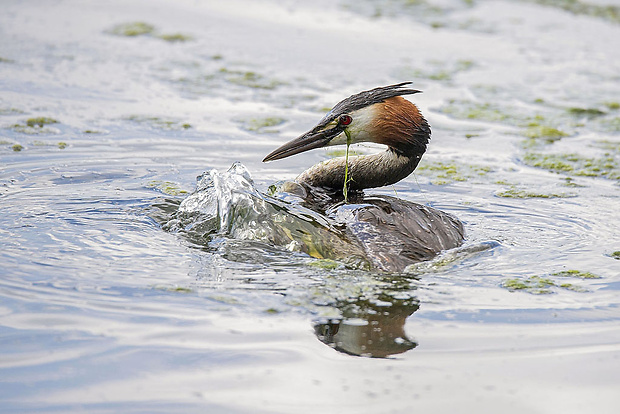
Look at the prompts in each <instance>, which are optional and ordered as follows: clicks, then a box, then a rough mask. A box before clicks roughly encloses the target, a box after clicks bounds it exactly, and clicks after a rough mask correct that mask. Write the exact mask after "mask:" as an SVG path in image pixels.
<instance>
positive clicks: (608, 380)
mask: <svg viewBox="0 0 620 414" xmlns="http://www.w3.org/2000/svg"><path fill="white" fill-rule="evenodd" d="M619 7H620V5H619V4H618V3H617V2H612V1H604V0H588V1H587V2H586V1H560V0H558V1H551V0H550V1H476V0H474V1H457V0H444V1H430V0H429V1H415V2H414V1H397V0H393V1H359V2H356V1H345V0H343V1H339V2H331V1H314V2H295V1H275V0H274V1H267V0H266V1H250V0H245V1H243V0H239V1H237V0H234V1H226V2H223V1H222V2H216V1H189V0H186V1H171V0H159V1H131V2H127V1H107V2H98V1H51V0H50V1H11V0H3V1H2V13H1V14H0V142H1V143H2V145H0V211H1V212H2V214H1V215H0V243H1V244H0V245H1V250H0V259H1V260H0V412H20V413H21V412H37V413H39V412H89V413H91V412H149V413H153V412H200V413H203V412H209V413H314V412H334V413H336V412H337V413H372V412H376V413H406V412H413V411H418V412H420V411H423V412H432V413H453V412H479V413H496V412H501V413H558V412H562V413H583V412H592V413H612V412H613V413H615V412H618V409H619V407H620V309H619V304H620V292H619V290H620V260H618V257H617V256H618V255H620V253H616V254H615V255H614V252H618V251H620V223H619V221H620V220H619V219H620V187H619V185H618V183H619V179H620V167H619V163H620V135H619V131H620V103H619V102H620V43H619V40H618V39H620V17H619V15H620V11H619ZM137 23H141V24H137ZM124 24H131V25H129V26H127V25H126V26H122V25H124ZM119 25H121V26H119ZM140 33H142V34H140ZM132 34H133V35H136V36H129V35H132ZM405 80H411V81H413V82H414V85H413V86H414V87H415V88H418V89H422V90H423V91H424V93H423V94H419V95H415V96H412V97H410V99H411V100H412V101H413V102H415V103H416V104H417V105H419V107H420V109H421V110H422V112H423V113H424V114H425V116H426V118H427V119H428V120H429V123H430V124H431V126H432V128H433V139H432V141H431V145H430V148H429V151H428V153H427V154H426V156H425V157H424V162H423V165H421V166H420V168H419V169H418V171H417V172H416V174H415V176H411V177H409V178H408V179H406V180H404V181H402V182H401V183H398V184H397V185H395V186H394V187H392V188H386V189H382V190H377V191H374V192H375V193H378V194H387V195H394V194H395V193H396V195H397V196H398V197H400V198H403V199H407V200H410V201H414V202H419V203H423V204H430V205H432V206H434V207H436V208H440V209H442V210H444V211H448V212H451V213H453V214H455V215H457V216H458V217H459V218H460V219H461V220H463V221H464V223H465V227H466V230H467V234H468V240H467V243H466V245H467V246H470V247H472V246H473V247H475V246H480V243H487V244H486V246H491V248H490V249H487V250H483V251H479V252H477V253H471V254H453V255H450V254H448V255H447V256H444V257H442V258H440V259H439V260H436V261H434V262H431V263H427V264H424V265H421V266H419V267H417V268H416V269H413V270H412V271H411V272H410V273H408V274H406V275H382V274H377V273H373V272H367V271H363V270H355V269H348V268H346V267H344V266H338V265H337V264H334V263H331V262H326V261H321V260H316V259H313V258H311V257H308V256H306V255H304V254H301V253H296V252H294V251H293V252H290V251H288V250H286V249H284V248H276V247H270V246H267V245H265V244H261V243H260V242H252V241H240V240H234V239H231V238H230V237H228V236H227V235H226V234H219V235H217V234H216V235H212V236H211V237H210V238H203V239H201V238H200V237H199V235H198V237H197V235H196V234H195V233H191V229H190V230H188V231H179V229H178V228H177V229H176V230H175V228H171V227H169V226H168V227H166V225H165V224H166V223H168V220H170V219H171V218H172V217H173V216H174V211H175V210H176V208H177V205H178V204H179V203H180V202H181V200H183V199H184V198H185V197H187V196H188V194H189V193H191V192H192V191H193V190H194V188H195V185H196V177H197V176H198V175H200V174H201V173H202V172H203V171H208V170H211V169H217V170H218V171H219V173H220V174H223V173H224V172H225V171H226V170H227V169H228V168H229V167H230V166H231V165H232V164H233V163H234V162H236V161H239V162H241V163H242V164H243V165H244V166H245V167H246V168H247V170H248V171H249V173H250V174H251V175H252V178H253V180H254V185H255V186H256V188H257V189H258V190H260V191H262V192H266V191H267V188H268V187H269V185H271V184H272V183H274V182H276V181H279V180H284V179H291V178H294V177H295V175H296V174H297V173H299V172H301V171H302V170H303V169H304V168H307V167H308V166H310V165H311V164H313V163H315V162H318V161H320V160H323V159H326V158H327V157H329V156H331V155H333V154H332V153H330V152H329V151H327V150H317V151H312V152H310V153H307V154H303V155H299V156H295V157H292V158H290V159H286V160H282V161H278V162H273V163H269V164H263V163H261V160H262V158H263V157H264V155H266V154H267V153H269V152H270V151H271V150H273V149H274V148H275V147H277V146H279V145H280V144H282V143H284V142H285V141H288V140H289V139H291V138H293V137H295V136H297V135H298V134H300V133H301V132H303V131H304V130H306V129H308V128H310V127H311V126H313V124H314V123H315V122H316V121H318V119H320V118H321V117H322V115H323V113H324V112H325V111H326V110H328V109H329V108H330V107H331V106H332V105H333V104H335V103H336V102H338V101H339V100H341V99H343V98H345V97H347V96H349V95H350V94H352V93H356V92H359V91H360V90H364V89H369V88H372V87H375V86H380V85H387V84H390V83H396V82H400V81H405ZM40 117H45V118H48V119H47V120H42V119H37V118H40ZM52 120H53V121H56V122H52ZM374 150H375V149H373V148H370V147H368V146H363V147H360V148H358V151H361V152H370V151H374ZM162 226H163V227H164V228H162ZM190 227H191V226H190ZM166 230H168V231H166ZM293 250H294V249H293ZM473 250H476V249H473ZM567 271H572V272H568V273H562V272H567ZM338 321H340V322H341V323H340V325H334V324H333V323H334V322H338ZM330 323H331V325H330ZM334 326H339V329H340V332H341V335H347V333H348V335H350V337H345V336H342V337H341V339H340V342H339V343H336V344H332V345H331V346H328V345H326V344H324V343H323V342H321V341H320V340H319V338H321V339H323V340H325V338H324V335H325V333H326V332H329V331H330V330H331V329H333V328H334ZM367 328H368V329H367ZM375 334H376V336H373V335H375ZM381 335H384V336H383V337H382V336H381ZM387 337H389V338H388V339H389V340H387V339H386V338H387ZM381 341H383V342H386V343H389V344H391V345H390V346H391V347H388V348H389V349H390V350H391V351H389V352H386V353H392V355H388V356H387V357H386V358H369V357H368V354H372V353H373V349H378V348H380V347H379V346H378V345H377V343H378V342H381ZM347 346H348V348H347V349H348V352H352V353H356V354H362V355H366V356H353V355H350V354H347V353H343V352H339V351H337V350H335V349H333V348H334V347H339V348H343V347H347ZM375 356H381V355H378V354H375Z"/></svg>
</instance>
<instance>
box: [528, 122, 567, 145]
mask: <svg viewBox="0 0 620 414" xmlns="http://www.w3.org/2000/svg"><path fill="white" fill-rule="evenodd" d="M523 135H525V136H526V137H528V138H534V139H541V138H542V139H544V140H546V141H547V142H555V141H557V140H559V139H561V138H563V137H566V136H568V134H567V133H566V132H564V131H560V130H559V129H557V128H554V127H551V126H548V125H537V124H530V125H529V126H528V127H527V129H526V130H525V131H524V132H523Z"/></svg>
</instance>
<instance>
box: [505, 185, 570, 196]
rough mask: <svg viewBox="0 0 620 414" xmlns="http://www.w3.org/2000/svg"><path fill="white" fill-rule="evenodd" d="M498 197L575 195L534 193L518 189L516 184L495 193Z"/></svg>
mask: <svg viewBox="0 0 620 414" xmlns="http://www.w3.org/2000/svg"><path fill="white" fill-rule="evenodd" d="M496 195H497V196H498V197H504V198H568V197H575V195H574V194H564V193H560V194H556V193H551V194H548V193H536V192H532V191H527V190H522V189H519V188H518V187H517V186H515V185H512V186H510V188H509V189H507V190H504V191H500V192H498V193H496Z"/></svg>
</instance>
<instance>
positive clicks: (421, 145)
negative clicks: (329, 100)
mask: <svg viewBox="0 0 620 414" xmlns="http://www.w3.org/2000/svg"><path fill="white" fill-rule="evenodd" d="M410 83H411V82H403V83H399V84H396V85H390V86H383V87H379V88H375V89H371V90H369V91H363V92H360V93H358V94H355V95H352V96H350V97H348V98H347V99H344V100H342V101H340V102H339V103H338V104H336V105H335V106H334V107H333V108H332V109H331V111H329V112H328V113H327V114H326V115H325V116H324V117H323V119H321V120H320V121H319V123H318V124H317V125H316V126H315V127H314V128H312V129H311V130H310V131H308V132H306V133H304V134H302V135H301V136H299V137H298V138H296V139H294V140H292V141H290V142H288V143H286V144H284V145H282V146H281V147H280V148H278V149H276V150H275V151H273V152H272V153H271V154H269V155H267V156H266V157H265V159H264V160H263V162H266V161H273V160H279V159H281V158H286V157H289V156H291V155H295V154H299V153H301V152H305V151H308V150H311V149H315V148H322V147H326V146H331V145H341V144H347V136H348V137H349V143H351V144H353V143H357V142H376V143H379V144H384V145H387V146H388V147H390V148H391V149H392V150H394V151H396V152H397V153H399V154H402V155H405V156H412V155H418V154H419V155H420V156H421V155H422V154H423V153H424V151H425V150H426V144H427V143H428V140H429V137H430V127H429V126H428V124H427V123H426V120H425V119H424V117H422V115H421V114H420V112H419V111H418V108H417V107H416V106H415V105H414V104H412V103H411V102H409V101H407V100H406V99H404V98H402V97H401V95H411V94H415V93H418V92H420V91H418V90H416V89H409V88H406V87H405V85H409V84H410Z"/></svg>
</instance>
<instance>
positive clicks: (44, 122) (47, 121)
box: [26, 116, 58, 128]
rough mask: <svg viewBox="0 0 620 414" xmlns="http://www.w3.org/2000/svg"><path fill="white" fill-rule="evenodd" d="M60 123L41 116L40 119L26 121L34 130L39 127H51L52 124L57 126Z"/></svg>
mask: <svg viewBox="0 0 620 414" xmlns="http://www.w3.org/2000/svg"><path fill="white" fill-rule="evenodd" d="M57 123H58V121H57V120H55V119H54V118H48V117H45V116H40V117H38V118H29V119H27V120H26V125H27V126H29V127H31V128H34V127H39V128H42V127H43V126H44V125H51V124H57Z"/></svg>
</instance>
